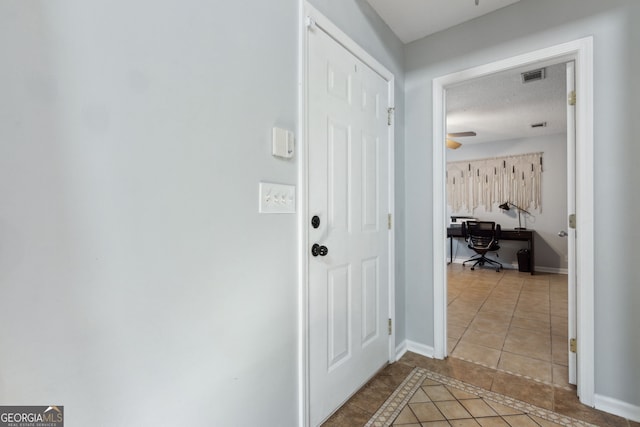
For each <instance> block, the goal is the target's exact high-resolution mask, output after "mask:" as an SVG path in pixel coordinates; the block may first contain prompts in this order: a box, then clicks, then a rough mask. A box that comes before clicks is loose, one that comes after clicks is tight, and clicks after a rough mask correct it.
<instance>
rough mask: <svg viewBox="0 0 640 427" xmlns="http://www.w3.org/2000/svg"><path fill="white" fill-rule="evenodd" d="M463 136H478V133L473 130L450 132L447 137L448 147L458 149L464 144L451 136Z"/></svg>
mask: <svg viewBox="0 0 640 427" xmlns="http://www.w3.org/2000/svg"><path fill="white" fill-rule="evenodd" d="M463 136H476V133H475V132H473V131H467V132H453V133H448V134H447V139H446V146H447V148H450V149H452V150H456V149H458V148H460V147H461V146H462V144H461V143H459V142H458V141H454V140H453V139H451V138H461V137H463Z"/></svg>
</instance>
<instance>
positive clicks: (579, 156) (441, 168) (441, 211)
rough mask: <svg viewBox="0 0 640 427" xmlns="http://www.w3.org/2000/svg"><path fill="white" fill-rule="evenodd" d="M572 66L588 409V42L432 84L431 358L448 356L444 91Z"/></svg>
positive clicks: (579, 306) (580, 371)
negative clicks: (524, 70) (516, 72)
mask: <svg viewBox="0 0 640 427" xmlns="http://www.w3.org/2000/svg"><path fill="white" fill-rule="evenodd" d="M552 60H558V62H560V60H562V61H571V60H572V61H575V70H576V93H577V94H578V95H577V101H576V111H575V112H576V220H577V226H576V230H577V232H579V233H580V240H579V242H578V243H577V253H578V256H577V258H576V261H577V265H576V274H577V276H578V277H579V278H580V286H579V288H578V290H577V298H576V314H577V324H576V326H577V336H578V346H577V348H578V354H579V357H578V363H577V382H578V396H579V398H580V401H581V402H582V403H584V404H585V405H589V406H593V402H594V393H595V381H594V369H595V368H594V362H595V360H594V350H595V347H594V334H595V325H594V320H593V319H594V316H593V313H594V269H593V266H594V262H593V261H594V241H593V235H594V218H593V212H594V182H593V173H592V172H593V156H594V154H593V152H594V149H593V37H585V38H582V39H578V40H575V41H571V42H568V43H563V44H560V45H555V46H551V47H548V48H544V49H540V50H536V51H533V52H529V53H526V54H523V55H518V56H514V57H511V58H507V59H504V60H500V61H496V62H492V63H490V64H486V65H480V66H477V67H474V68H470V69H467V70H464V71H460V72H456V73H452V74H448V75H445V76H442V77H438V78H436V79H434V80H433V84H432V89H433V265H434V268H433V292H434V296H433V298H434V307H433V316H434V317H433V325H434V354H433V356H434V357H436V358H439V359H443V358H444V357H446V355H447V350H446V337H447V318H446V316H447V289H446V274H447V264H446V253H447V252H446V228H447V227H446V224H447V223H446V191H445V170H446V156H445V144H444V140H445V129H446V126H445V119H446V105H445V88H446V87H447V86H450V85H453V84H456V83H460V82H463V81H466V80H470V79H473V78H478V77H481V76H485V75H488V74H493V73H497V72H500V71H504V70H507V69H510V68H516V67H520V66H524V65H528V64H533V63H537V62H542V61H552Z"/></svg>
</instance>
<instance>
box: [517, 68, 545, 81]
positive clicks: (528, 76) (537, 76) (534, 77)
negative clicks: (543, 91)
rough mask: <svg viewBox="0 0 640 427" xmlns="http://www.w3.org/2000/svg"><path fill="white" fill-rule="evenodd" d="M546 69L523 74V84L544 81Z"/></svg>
mask: <svg viewBox="0 0 640 427" xmlns="http://www.w3.org/2000/svg"><path fill="white" fill-rule="evenodd" d="M544 70H545V69H544V68H539V69H537V70H532V71H526V72H524V73H522V83H530V82H535V81H538V80H542V79H544Z"/></svg>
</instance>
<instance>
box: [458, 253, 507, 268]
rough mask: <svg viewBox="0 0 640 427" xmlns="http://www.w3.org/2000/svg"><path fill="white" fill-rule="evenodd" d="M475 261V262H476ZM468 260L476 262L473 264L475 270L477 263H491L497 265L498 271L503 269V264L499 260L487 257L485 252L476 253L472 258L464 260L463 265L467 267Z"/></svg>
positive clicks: (481, 264)
mask: <svg viewBox="0 0 640 427" xmlns="http://www.w3.org/2000/svg"><path fill="white" fill-rule="evenodd" d="M474 261H475V262H474ZM468 262H473V263H474V264H473V265H472V266H471V270H475V269H476V266H477V265H480V266H481V267H482V266H484V265H485V264H490V265H492V266H495V269H496V272H500V270H502V264H501V263H499V262H498V261H495V260H493V259H490V258H487V257H486V256H484V254H482V255H476V256H474V257H473V258H470V259H468V260H466V261H464V262H463V263H462V266H463V267H466V264H467V263H468Z"/></svg>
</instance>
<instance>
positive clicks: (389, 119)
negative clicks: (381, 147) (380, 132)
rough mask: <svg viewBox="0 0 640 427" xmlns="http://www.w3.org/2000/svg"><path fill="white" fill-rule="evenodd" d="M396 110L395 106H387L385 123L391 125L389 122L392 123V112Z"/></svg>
mask: <svg viewBox="0 0 640 427" xmlns="http://www.w3.org/2000/svg"><path fill="white" fill-rule="evenodd" d="M395 110H396V108H395V107H389V108H387V125H388V126H391V123H393V113H394V111H395Z"/></svg>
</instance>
